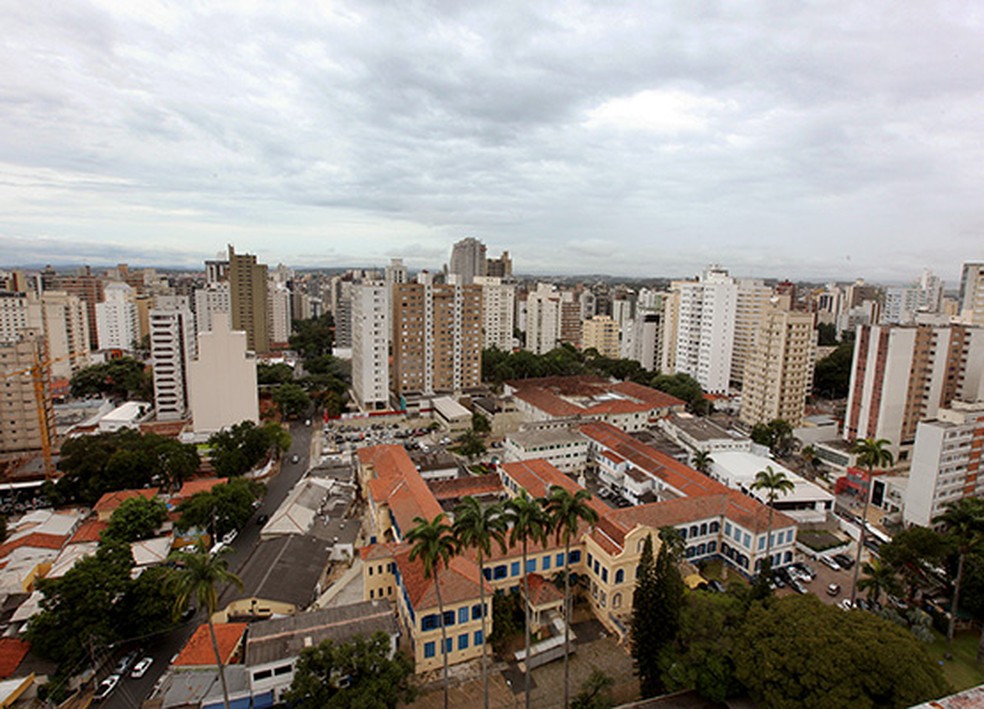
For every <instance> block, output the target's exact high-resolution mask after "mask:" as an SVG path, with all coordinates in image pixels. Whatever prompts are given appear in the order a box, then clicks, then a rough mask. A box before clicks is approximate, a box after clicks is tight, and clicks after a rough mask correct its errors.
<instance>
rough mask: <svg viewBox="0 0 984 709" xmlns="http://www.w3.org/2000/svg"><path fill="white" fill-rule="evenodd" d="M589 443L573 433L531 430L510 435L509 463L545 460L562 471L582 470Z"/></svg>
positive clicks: (506, 451)
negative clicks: (536, 459) (537, 459)
mask: <svg viewBox="0 0 984 709" xmlns="http://www.w3.org/2000/svg"><path fill="white" fill-rule="evenodd" d="M587 452H588V442H587V441H586V440H585V439H584V436H582V435H581V434H580V433H578V432H577V431H573V430H571V429H565V428H558V429H547V430H540V429H530V430H521V431H515V432H513V433H509V434H508V435H506V439H505V449H504V452H503V459H504V460H505V461H506V462H512V461H519V460H533V459H535V458H543V459H545V460H548V461H550V464H551V465H553V466H555V467H557V468H558V469H559V470H563V471H567V472H573V471H577V470H580V469H582V468H583V467H584V464H585V462H587Z"/></svg>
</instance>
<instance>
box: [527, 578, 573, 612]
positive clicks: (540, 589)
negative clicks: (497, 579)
mask: <svg viewBox="0 0 984 709" xmlns="http://www.w3.org/2000/svg"><path fill="white" fill-rule="evenodd" d="M526 582H527V583H528V584H529V585H530V597H529V601H530V603H531V604H532V605H534V606H542V605H545V604H547V603H556V602H557V601H563V600H564V594H563V593H562V592H561V591H560V589H558V588H557V587H556V586H554V585H553V584H552V583H551V582H550V581H547V580H546V579H545V578H543V577H542V576H540V574H527V576H526ZM520 588H522V584H520Z"/></svg>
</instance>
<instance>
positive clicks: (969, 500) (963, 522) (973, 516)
mask: <svg viewBox="0 0 984 709" xmlns="http://www.w3.org/2000/svg"><path fill="white" fill-rule="evenodd" d="M933 524H942V525H943V526H944V527H945V528H946V534H947V536H948V537H950V538H951V539H952V540H953V541H954V543H955V546H956V548H957V553H958V554H959V555H960V560H959V561H958V562H957V578H956V580H955V581H954V583H953V601H952V603H951V604H950V622H949V624H948V625H947V628H946V641H947V642H948V643H949V644H951V645H952V644H953V631H954V629H955V627H956V623H957V609H958V608H959V603H960V586H961V585H962V584H963V574H964V561H965V560H966V558H967V555H968V554H971V553H973V552H976V551H978V550H979V549H981V548H984V500H982V499H980V498H976V497H965V498H963V499H960V500H957V501H956V502H951V503H950V504H949V505H947V506H946V511H945V512H943V514H941V515H939V516H938V517H935V518H934V519H933ZM977 659H978V660H980V659H981V648H980V647H978V650H977Z"/></svg>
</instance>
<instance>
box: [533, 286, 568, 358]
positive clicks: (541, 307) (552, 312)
mask: <svg viewBox="0 0 984 709" xmlns="http://www.w3.org/2000/svg"><path fill="white" fill-rule="evenodd" d="M580 331H581V305H580V303H579V302H577V301H575V300H574V295H573V293H571V292H570V291H558V290H557V287H556V286H554V285H552V284H549V283H537V285H536V290H535V291H533V292H532V293H530V294H529V295H528V296H527V297H526V349H528V350H529V351H530V352H532V353H533V354H538V355H539V354H546V353H547V352H549V351H550V350H552V349H554V348H555V347H557V346H559V345H560V343H562V342H570V343H574V344H576V343H578V342H579V341H580V339H581V338H580V335H581V332H580Z"/></svg>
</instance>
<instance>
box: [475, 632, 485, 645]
mask: <svg viewBox="0 0 984 709" xmlns="http://www.w3.org/2000/svg"><path fill="white" fill-rule="evenodd" d="M484 642H485V638H483V637H482V631H481V630H476V631H475V637H474V638H473V640H472V645H481V644H482V643H484Z"/></svg>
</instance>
